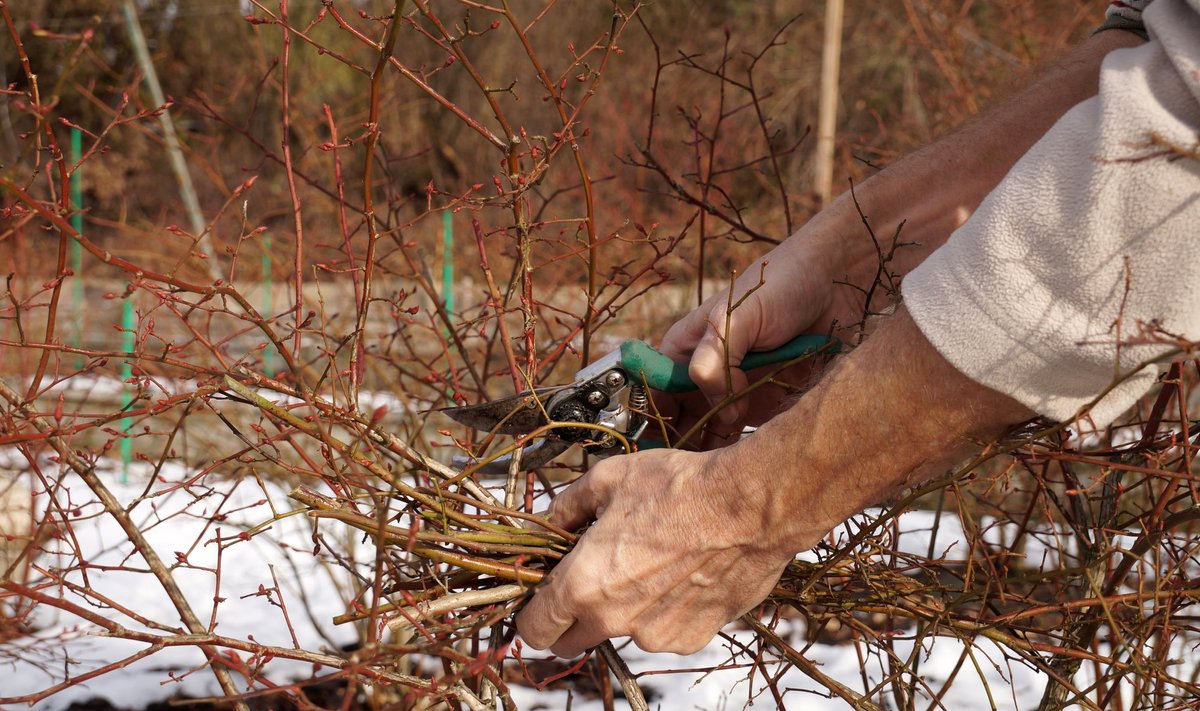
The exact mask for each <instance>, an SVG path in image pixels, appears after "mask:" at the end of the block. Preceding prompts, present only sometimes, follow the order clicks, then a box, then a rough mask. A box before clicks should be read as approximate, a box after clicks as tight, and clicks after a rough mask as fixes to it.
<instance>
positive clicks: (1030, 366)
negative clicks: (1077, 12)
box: [903, 0, 1200, 425]
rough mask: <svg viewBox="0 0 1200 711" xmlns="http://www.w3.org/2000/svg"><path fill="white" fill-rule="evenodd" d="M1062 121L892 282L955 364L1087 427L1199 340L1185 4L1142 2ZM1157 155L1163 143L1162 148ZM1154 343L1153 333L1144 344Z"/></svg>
mask: <svg viewBox="0 0 1200 711" xmlns="http://www.w3.org/2000/svg"><path fill="white" fill-rule="evenodd" d="M1145 19H1146V22H1147V27H1148V28H1149V30H1150V34H1151V41H1150V42H1148V43H1147V44H1145V45H1142V46H1140V47H1137V48H1132V49H1126V50H1118V51H1116V52H1113V53H1112V54H1111V55H1110V56H1109V57H1108V58H1107V59H1106V60H1105V62H1104V65H1103V69H1102V70H1101V77H1100V93H1099V95H1098V96H1097V97H1095V98H1093V99H1090V100H1088V101H1085V102H1084V103H1082V104H1080V105H1078V106H1076V107H1075V108H1074V109H1072V110H1071V111H1070V112H1068V113H1067V114H1066V115H1065V116H1064V117H1063V118H1062V119H1061V120H1060V121H1059V122H1058V123H1057V124H1056V125H1055V126H1054V128H1052V129H1051V130H1050V131H1049V132H1048V133H1047V134H1046V135H1045V136H1044V137H1043V138H1042V139H1041V140H1040V141H1039V142H1038V143H1037V144H1036V145H1034V147H1033V148H1032V149H1031V150H1030V151H1029V152H1028V153H1027V154H1026V155H1025V156H1024V157H1023V158H1022V159H1021V160H1020V161H1019V162H1018V163H1017V164H1016V165H1015V166H1014V167H1013V169H1012V171H1011V172H1010V173H1009V174H1008V176H1007V177H1006V178H1005V179H1004V180H1003V181H1002V182H1001V183H1000V184H999V185H998V186H997V188H996V189H995V190H994V191H993V192H992V193H991V194H990V195H989V196H988V197H987V198H986V199H985V200H984V201H983V203H982V204H981V205H980V207H979V209H978V210H977V211H976V212H975V214H974V215H973V216H972V217H971V219H970V220H969V221H967V223H966V224H964V225H963V226H962V227H961V228H960V229H959V230H958V231H957V232H956V233H955V234H954V235H953V236H952V237H951V238H950V240H949V241H948V242H947V243H946V245H945V246H943V247H942V248H941V249H939V250H938V251H937V252H935V253H934V254H933V255H931V256H930V257H929V259H927V260H926V261H925V262H924V263H923V264H922V265H921V266H920V267H919V268H917V269H916V270H914V271H913V272H912V273H911V274H910V275H909V276H908V277H907V278H906V279H905V282H904V285H903V291H904V299H905V303H906V304H907V305H908V309H909V311H910V312H911V313H912V316H913V319H914V320H915V321H916V323H917V325H918V326H919V327H920V329H921V331H922V332H923V333H924V334H925V336H926V337H927V338H928V339H929V340H930V342H931V343H932V344H933V345H934V347H935V348H937V350H938V351H939V352H940V353H941V354H942V355H943V356H945V357H946V359H947V360H948V361H950V362H951V363H952V364H953V365H954V366H955V367H956V368H958V369H959V370H961V371H962V372H963V373H965V374H966V375H968V376H969V377H971V378H972V379H974V380H976V381H977V382H980V383H982V384H984V385H987V386H988V387H991V388H992V389H994V390H997V391H1000V392H1002V393H1005V394H1007V395H1009V396H1011V397H1013V398H1014V399H1016V400H1018V401H1020V402H1021V403H1023V404H1025V405H1026V406H1028V407H1030V408H1032V409H1034V410H1036V411H1037V412H1039V413H1041V414H1043V415H1046V416H1048V417H1051V418H1053V419H1055V420H1059V421H1065V420H1070V419H1072V418H1073V417H1074V416H1075V415H1076V414H1077V413H1078V412H1079V411H1080V410H1081V409H1082V408H1084V407H1085V406H1087V405H1088V404H1089V403H1091V402H1092V401H1094V400H1095V399H1096V398H1098V397H1100V396H1101V394H1103V393H1104V392H1105V391H1106V390H1107V389H1108V388H1110V387H1111V386H1113V385H1114V382H1116V381H1118V380H1121V381H1123V382H1121V383H1120V384H1117V385H1116V386H1115V387H1113V389H1112V390H1111V391H1109V392H1108V393H1107V395H1105V396H1104V397H1103V398H1102V399H1101V400H1100V401H1099V402H1098V403H1097V404H1096V405H1095V406H1094V407H1092V408H1091V410H1090V413H1089V414H1090V417H1091V419H1092V420H1093V422H1094V423H1095V424H1096V425H1103V424H1106V423H1107V422H1109V421H1111V420H1112V419H1114V418H1115V417H1116V416H1117V415H1118V414H1120V413H1121V412H1122V411H1123V410H1125V409H1126V408H1128V407H1129V406H1130V405H1131V404H1132V403H1133V402H1134V400H1136V398H1138V397H1139V396H1140V395H1142V394H1143V393H1144V392H1145V391H1146V390H1147V389H1148V388H1149V387H1150V385H1151V384H1152V383H1153V382H1154V380H1155V378H1156V376H1157V369H1156V368H1155V367H1153V366H1151V367H1145V368H1141V369H1140V370H1139V367H1140V366H1141V365H1142V364H1144V363H1146V362H1148V361H1151V360H1154V359H1156V358H1159V357H1161V356H1163V355H1165V354H1167V353H1169V352H1170V351H1171V350H1173V348H1174V347H1175V346H1173V345H1172V344H1170V343H1167V342H1165V341H1164V336H1163V334H1175V335H1177V336H1182V337H1183V338H1185V339H1188V340H1193V341H1194V340H1200V160H1198V159H1197V157H1196V154H1195V153H1193V155H1192V156H1190V157H1189V156H1186V155H1181V154H1185V153H1187V152H1189V151H1197V150H1200V0H1155V2H1154V3H1153V4H1152V5H1151V6H1150V7H1148V8H1147V9H1146V13H1145ZM1172 147H1173V148H1172ZM1154 334H1157V335H1154Z"/></svg>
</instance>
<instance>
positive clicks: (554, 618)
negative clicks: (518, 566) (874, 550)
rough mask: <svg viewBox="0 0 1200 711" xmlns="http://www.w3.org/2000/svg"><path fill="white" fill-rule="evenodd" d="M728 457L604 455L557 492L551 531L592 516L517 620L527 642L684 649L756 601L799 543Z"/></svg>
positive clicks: (560, 650) (555, 647) (562, 648)
mask: <svg viewBox="0 0 1200 711" xmlns="http://www.w3.org/2000/svg"><path fill="white" fill-rule="evenodd" d="M729 451H730V450H717V451H715V452H704V453H701V452H684V451H679V450H651V451H646V452H640V453H637V454H633V455H629V456H620V457H613V458H611V459H607V460H604V461H602V462H600V463H599V464H597V465H596V466H594V467H592V469H591V470H589V471H588V472H587V473H586V474H584V475H583V477H581V478H580V479H579V480H577V481H576V482H575V483H573V484H572V485H571V486H570V487H568V488H567V489H566V490H565V491H563V492H562V493H561V494H559V496H558V498H556V499H555V500H554V503H553V504H552V505H551V507H550V511H549V516H550V519H551V520H552V521H553V522H554V523H555V524H556V525H558V526H561V527H563V528H566V529H568V530H570V529H574V528H577V527H579V526H580V525H582V524H583V523H585V522H587V521H588V520H590V519H592V518H593V517H595V518H596V519H597V520H596V523H595V524H594V525H593V526H592V527H591V528H590V529H588V530H587V532H586V533H584V534H583V536H582V537H581V538H580V539H579V541H578V543H577V544H576V546H575V548H574V550H572V551H571V553H570V554H569V555H567V556H566V557H565V558H564V559H563V560H562V561H561V562H560V563H559V564H558V565H557V566H556V567H555V568H554V569H553V570H552V571H551V572H550V574H549V575H548V576H547V578H546V580H545V581H544V582H543V583H542V584H541V585H540V586H539V587H538V589H537V593H536V594H535V595H534V597H533V599H532V600H530V601H529V603H528V604H527V605H526V606H525V608H524V609H523V610H522V611H521V612H520V614H518V615H517V629H518V630H519V631H520V633H521V636H522V637H523V638H524V639H525V641H526V642H527V643H528V644H529V645H530V646H532V647H534V648H536V649H545V648H547V647H549V648H550V649H551V651H553V652H554V653H555V654H557V655H558V656H560V657H574V656H577V655H579V654H580V653H582V652H583V651H585V650H587V649H589V648H591V647H594V646H595V645H597V644H600V643H601V642H603V641H604V640H606V639H608V638H610V637H620V636H629V637H632V638H633V641H634V642H635V643H636V644H637V645H638V646H639V647H641V648H642V649H644V650H646V651H648V652H675V653H678V654H690V653H693V652H696V651H698V650H700V649H701V648H703V647H704V645H706V644H707V643H708V642H709V640H711V639H712V638H713V636H714V635H716V633H717V632H718V631H719V630H720V629H721V627H722V626H723V625H724V624H725V623H727V622H729V621H730V620H732V619H735V618H737V617H738V616H740V615H742V614H743V613H745V612H746V611H748V610H750V609H751V608H753V607H754V606H755V605H757V604H758V603H759V602H761V601H762V600H763V599H764V598H765V597H766V596H767V594H768V593H769V592H770V591H771V589H772V587H773V586H774V585H775V583H776V582H777V581H778V580H779V576H780V575H781V574H782V573H783V570H784V568H785V567H786V566H787V564H788V562H789V561H790V560H791V559H792V557H793V555H794V554H795V551H796V550H799V548H795V543H796V542H795V541H787V540H784V537H783V536H782V534H780V533H779V532H780V531H781V530H782V529H783V528H784V527H783V526H782V522H771V521H766V520H764V516H767V515H768V512H771V511H779V509H778V508H776V507H772V506H770V505H768V502H767V501H766V497H767V496H768V494H767V492H766V491H765V489H766V487H758V488H755V487H753V486H748V485H747V483H748V482H747V481H746V479H745V478H744V477H741V476H739V475H740V474H741V472H739V471H738V469H737V467H736V462H734V461H733V458H732V457H730V456H728V452H729ZM818 535H819V534H818ZM813 542H815V541H813ZM801 545H803V542H801Z"/></svg>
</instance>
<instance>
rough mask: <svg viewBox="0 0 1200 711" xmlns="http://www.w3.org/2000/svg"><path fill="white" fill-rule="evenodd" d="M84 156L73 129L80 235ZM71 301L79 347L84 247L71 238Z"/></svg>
mask: <svg viewBox="0 0 1200 711" xmlns="http://www.w3.org/2000/svg"><path fill="white" fill-rule="evenodd" d="M82 158H83V134H82V132H81V131H80V130H79V129H77V128H73V129H71V165H73V166H75V169H74V170H72V171H71V211H72V213H71V227H73V228H74V229H75V231H76V232H77V233H79V234H80V235H82V234H83V166H82V165H80V164H79V161H80V160H81V159H82ZM71 271H72V272H73V273H74V276H73V277H72V278H71V301H72V302H73V304H74V307H75V319H74V323H72V325H71V345H72V346H74V347H75V348H79V347H81V346H82V345H83V320H84V319H83V313H84V312H83V247H82V246H80V244H79V240H77V239H76V240H71ZM82 367H83V359H82V358H81V357H79V356H78V355H76V356H75V369H76V370H79V369H80V368H82Z"/></svg>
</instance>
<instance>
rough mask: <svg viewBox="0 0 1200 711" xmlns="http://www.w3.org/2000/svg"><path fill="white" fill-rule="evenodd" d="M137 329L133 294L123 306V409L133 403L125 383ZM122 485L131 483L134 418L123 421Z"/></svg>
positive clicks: (124, 301) (131, 375) (128, 376)
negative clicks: (130, 433)
mask: <svg viewBox="0 0 1200 711" xmlns="http://www.w3.org/2000/svg"><path fill="white" fill-rule="evenodd" d="M136 328H137V321H136V320H135V319H134V315H133V294H130V295H129V296H127V297H125V299H124V300H123V302H122V306H121V350H122V351H123V352H124V353H125V360H123V361H121V383H122V387H121V409H122V410H124V409H125V408H127V407H129V405H130V404H131V403H132V402H133V396H132V395H130V393H129V386H128V385H127V384H125V381H127V380H129V378H131V377H133V363H132V362H131V361H132V360H133V332H134V329H136ZM120 429H121V483H122V484H127V483H129V460H130V459H131V458H132V455H133V442H132V440H130V438H129V431H130V430H131V429H133V418H130V417H126V418H123V419H122V420H121V427H120Z"/></svg>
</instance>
